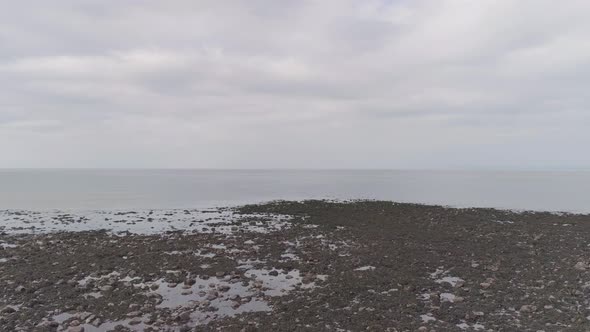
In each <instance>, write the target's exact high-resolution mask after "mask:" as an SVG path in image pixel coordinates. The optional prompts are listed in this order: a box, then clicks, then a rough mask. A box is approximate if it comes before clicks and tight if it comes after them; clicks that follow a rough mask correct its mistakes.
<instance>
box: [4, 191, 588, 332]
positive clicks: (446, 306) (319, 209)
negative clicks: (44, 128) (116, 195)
mask: <svg viewBox="0 0 590 332" xmlns="http://www.w3.org/2000/svg"><path fill="white" fill-rule="evenodd" d="M0 232H1V234H2V235H0V330H2V331H70V332H74V331H85V332H88V331H586V330H590V216H587V215H573V214H565V213H561V214H559V213H542V212H514V211H500V210H494V209H456V208H446V207H440V206H426V205H415V204H399V203H392V202H378V201H354V202H329V201H305V202H271V203H267V204H261V205H248V206H243V207H239V208H223V209H212V210H171V211H149V210H148V211H118V212H97V211H95V212H92V213H83V214H74V213H66V212H63V211H54V212H47V213H40V212H28V211H0Z"/></svg>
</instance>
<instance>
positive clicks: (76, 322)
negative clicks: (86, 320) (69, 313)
mask: <svg viewBox="0 0 590 332" xmlns="http://www.w3.org/2000/svg"><path fill="white" fill-rule="evenodd" d="M79 325H80V321H79V320H77V319H74V320H73V321H71V322H70V326H79Z"/></svg>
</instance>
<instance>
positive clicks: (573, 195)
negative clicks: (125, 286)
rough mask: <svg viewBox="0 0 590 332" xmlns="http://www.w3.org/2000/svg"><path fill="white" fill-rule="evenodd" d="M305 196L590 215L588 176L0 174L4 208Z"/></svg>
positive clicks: (173, 205) (197, 203) (216, 203)
mask: <svg viewBox="0 0 590 332" xmlns="http://www.w3.org/2000/svg"><path fill="white" fill-rule="evenodd" d="M305 199H331V200H356V199H373V200H388V201H396V202H411V203H424V204H437V205H445V206H453V207H493V208H501V209H512V210H536V211H564V212H575V213H590V171H429V170H420V171H416V170H202V169H198V170H194V169H166V170H155V169H150V170H146V169H142V170H132V169H124V170H123V169H106V170H105V169H100V170H99V169H2V170H0V209H4V210H31V211H34V210H56V209H58V210H128V209H183V208H203V207H221V206H235V205H241V204H248V203H261V202H266V201H271V200H305Z"/></svg>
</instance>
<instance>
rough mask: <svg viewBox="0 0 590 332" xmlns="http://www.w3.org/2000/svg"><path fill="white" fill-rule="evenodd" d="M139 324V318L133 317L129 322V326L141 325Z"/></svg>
mask: <svg viewBox="0 0 590 332" xmlns="http://www.w3.org/2000/svg"><path fill="white" fill-rule="evenodd" d="M141 322H142V320H141V318H139V317H135V318H132V319H131V320H130V321H129V325H137V324H141Z"/></svg>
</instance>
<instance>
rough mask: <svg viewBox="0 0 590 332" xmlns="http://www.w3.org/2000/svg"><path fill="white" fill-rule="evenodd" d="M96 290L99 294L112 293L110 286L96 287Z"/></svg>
mask: <svg viewBox="0 0 590 332" xmlns="http://www.w3.org/2000/svg"><path fill="white" fill-rule="evenodd" d="M98 289H99V290H100V291H101V292H110V291H112V290H113V286H111V285H106V286H101V287H98Z"/></svg>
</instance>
